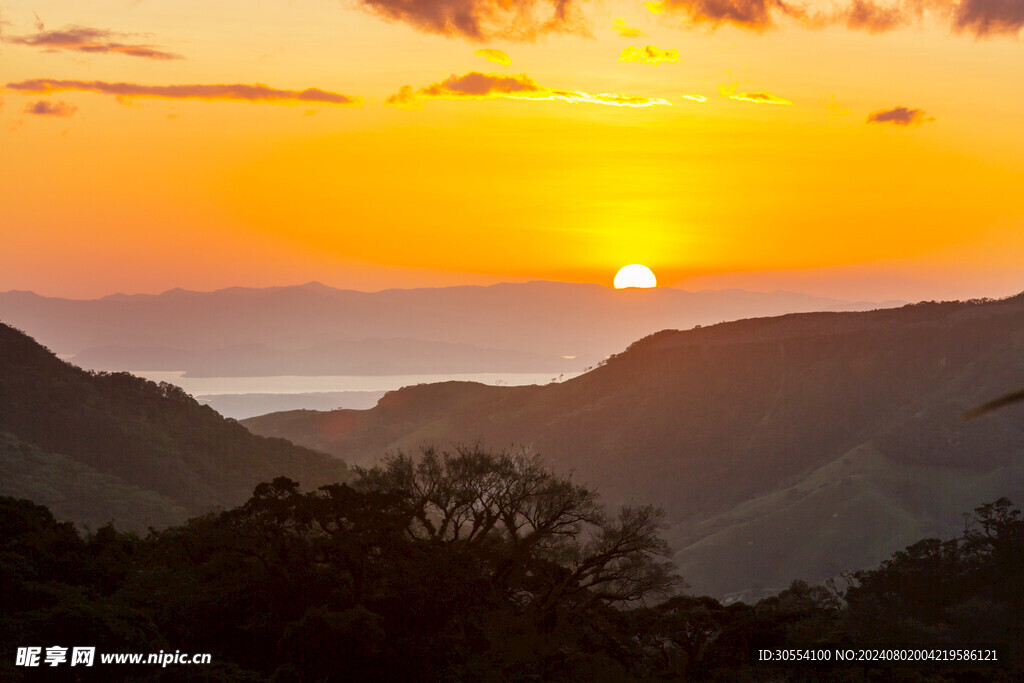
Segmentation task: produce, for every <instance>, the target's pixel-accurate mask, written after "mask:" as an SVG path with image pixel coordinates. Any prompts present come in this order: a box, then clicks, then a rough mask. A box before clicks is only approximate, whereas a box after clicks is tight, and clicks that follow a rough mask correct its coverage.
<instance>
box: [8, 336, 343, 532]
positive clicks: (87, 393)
mask: <svg viewBox="0 0 1024 683" xmlns="http://www.w3.org/2000/svg"><path fill="white" fill-rule="evenodd" d="M0 475H2V476H0V495H11V496H19V497H23V498H29V499H31V500H33V501H35V502H37V503H40V504H44V505H47V506H49V507H51V508H52V509H53V510H54V511H55V512H56V513H57V514H59V515H60V516H62V517H64V518H66V519H71V520H74V521H76V522H79V523H84V524H89V525H92V526H99V525H102V524H104V523H106V522H108V521H114V522H115V523H116V524H117V525H118V526H119V527H120V528H122V529H124V528H133V529H144V528H145V527H147V526H149V525H153V526H166V525H168V524H172V523H180V522H182V521H184V520H185V519H186V518H187V517H189V516H194V515H197V514H201V513H205V512H207V511H209V510H210V509H212V508H214V507H217V506H232V505H237V504H239V503H241V502H243V501H245V500H246V499H247V498H248V497H249V495H250V494H251V493H252V490H253V487H254V486H255V485H256V484H258V483H260V482H263V481H269V480H271V479H273V478H274V477H277V476H281V475H286V476H289V477H292V478H294V479H297V480H298V481H299V482H301V483H302V484H303V486H306V487H316V486H319V485H322V484H326V483H331V482H337V481H343V480H345V479H346V477H347V469H346V467H345V464H344V462H342V461H341V460H338V459H336V458H333V457H330V456H328V455H325V454H323V453H316V452H314V451H312V450H309V449H308V448H303V447H299V446H294V445H292V444H291V443H288V442H286V441H284V440H281V439H267V438H263V437H259V436H254V435H253V434H251V433H250V432H249V431H247V430H246V429H245V428H244V427H242V426H241V425H239V424H238V423H237V422H235V421H234V420H227V419H225V418H223V417H221V416H220V415H218V414H217V413H216V412H215V411H214V410H213V409H212V408H209V407H207V406H203V405H200V404H199V403H197V402H196V401H195V399H193V398H192V397H190V396H188V395H187V394H185V393H184V392H183V391H182V390H181V389H178V388H177V387H174V386H171V385H168V384H160V385H157V384H154V383H153V382H149V381H146V380H143V379H140V378H138V377H134V376H132V375H129V374H127V373H118V374H91V373H88V372H85V371H83V370H81V369H79V368H77V367H74V366H72V365H70V364H68V363H66V362H64V361H61V360H60V359H58V358H57V357H56V356H55V355H54V354H52V353H50V352H49V351H48V350H47V349H45V348H44V347H42V346H40V345H39V344H38V343H36V342H35V341H34V340H32V339H31V338H30V337H29V336H27V335H25V334H23V333H22V332H19V331H18V330H15V329H14V328H12V327H9V326H7V325H4V324H2V323H0Z"/></svg>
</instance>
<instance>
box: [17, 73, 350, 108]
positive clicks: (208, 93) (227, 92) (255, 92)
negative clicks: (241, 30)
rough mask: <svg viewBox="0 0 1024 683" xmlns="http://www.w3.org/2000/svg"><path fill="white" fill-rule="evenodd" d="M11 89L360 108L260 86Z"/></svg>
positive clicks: (44, 82) (325, 96)
mask: <svg viewBox="0 0 1024 683" xmlns="http://www.w3.org/2000/svg"><path fill="white" fill-rule="evenodd" d="M7 88H8V89H10V90H16V91H19V92H26V93H50V92H59V91H64V90H73V91H78V92H92V93H100V94H103V95H114V96H117V97H159V98H166V99H178V100H180V99H197V100H237V101H244V102H304V103H310V102H316V103H319V104H338V105H358V104H361V103H362V100H361V99H360V98H358V97H351V96H349V95H342V94H340V93H334V92H328V91H326V90H320V89H319V88H307V89H306V90H279V89H277V88H271V87H270V86H267V85H262V84H260V83H256V84H252V85H249V84H234V85H141V84H139V83H107V82H105V81H67V80H57V79H52V78H34V79H30V80H27V81H19V82H17V83H8V84H7Z"/></svg>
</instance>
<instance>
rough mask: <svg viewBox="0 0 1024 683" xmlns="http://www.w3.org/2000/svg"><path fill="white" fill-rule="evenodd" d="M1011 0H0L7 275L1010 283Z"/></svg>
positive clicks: (139, 286)
mask: <svg viewBox="0 0 1024 683" xmlns="http://www.w3.org/2000/svg"><path fill="white" fill-rule="evenodd" d="M1022 27H1024V0H898V1H897V2H895V3H889V4H874V3H873V0H853V1H852V2H845V1H843V0H839V1H837V2H810V3H806V4H800V3H797V2H794V3H788V2H786V3H784V2H781V1H779V0H666V1H665V2H640V1H636V2H634V1H628V2H627V1H623V0H602V1H600V2H598V1H596V0H592V1H580V0H429V1H428V0H247V1H246V2H240V1H236V0H217V1H214V2H210V1H209V0H204V1H202V2H200V1H199V0H92V1H90V2H89V3H82V2H79V1H77V0H75V1H71V0H49V1H46V2H42V1H38V0H32V1H28V2H25V1H23V0H0V86H2V89H0V99H2V103H0V155H2V163H0V291H6V290H12V289H22V290H33V291H36V292H39V293H42V294H47V295H52V296H65V297H70V298H91V297H97V296H103V295H106V294H111V293H115V292H129V293H135V292H160V291H164V290H166V289H170V288H173V287H184V288H187V289H197V290H211V289H216V288H221V287H228V286H236V285H242V286H254V287H260V286H271V285H286V284H298V283H303V282H308V281H311V280H318V281H320V282H323V283H325V284H328V285H332V286H337V287H344V288H351V289H361V290H371V291H372V290H378V289H384V288H389V287H420V286H447V285H457V284H491V283H496V282H503V281H526V280H535V279H543V280H564V281H572V282H595V283H600V284H607V285H610V284H611V281H612V278H613V276H614V274H615V272H616V270H617V269H618V268H619V267H620V266H623V265H625V264H629V263H642V264H645V265H647V266H649V267H650V268H651V269H652V270H653V271H654V272H655V273H656V275H657V277H658V281H659V284H660V285H667V286H673V287H681V288H685V289H691V290H695V289H718V288H723V287H743V288H747V289H755V290H762V291H770V290H776V289H788V290H794V291H803V292H807V293H811V294H817V295H826V296H835V297H839V298H846V299H871V300H884V299H905V300H919V299H943V298H966V297H982V296H993V297H995V296H1005V295H1009V294H1013V293H1017V292H1019V291H1024V259H1022V258H1021V255H1022V254H1024V202H1022V201H1021V196H1022V193H1021V191H1020V188H1021V187H1022V185H1024V135H1022V134H1021V132H1020V130H1021V123H1020V122H1021V121H1022V120H1024V92H1022V90H1021V88H1020V84H1021V83H1024V44H1022Z"/></svg>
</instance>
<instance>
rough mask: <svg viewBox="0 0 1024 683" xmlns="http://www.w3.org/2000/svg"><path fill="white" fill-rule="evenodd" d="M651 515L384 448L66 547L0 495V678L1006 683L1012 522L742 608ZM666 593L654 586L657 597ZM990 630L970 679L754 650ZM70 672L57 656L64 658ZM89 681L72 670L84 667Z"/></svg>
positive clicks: (1016, 552) (980, 637)
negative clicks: (681, 570) (230, 503)
mask: <svg viewBox="0 0 1024 683" xmlns="http://www.w3.org/2000/svg"><path fill="white" fill-rule="evenodd" d="M660 521H661V518H660V514H659V513H658V511H656V510H654V509H652V508H649V507H638V508H626V509H623V510H622V511H620V512H619V513H618V514H609V513H607V512H606V511H604V510H603V509H602V508H601V506H600V505H598V503H597V500H596V497H595V494H594V493H593V492H592V491H590V490H588V489H586V488H585V487H581V486H578V485H575V484H573V483H572V482H571V481H570V480H568V479H566V478H562V477H558V476H555V475H553V474H551V473H550V472H548V471H547V470H545V469H544V468H542V467H541V466H540V465H539V464H538V462H537V461H536V460H534V459H531V458H527V457H525V456H519V455H509V454H493V453H489V452H485V451H481V450H480V449H478V448H460V449H456V450H455V451H454V452H438V451H434V450H427V451H426V452H425V453H424V454H423V456H422V457H421V458H418V459H415V460H414V459H412V458H409V457H406V456H403V455H397V456H394V457H392V458H390V459H388V460H387V461H385V463H384V464H383V465H381V466H379V467H377V468H374V469H372V470H364V471H360V472H359V473H358V476H357V477H356V478H355V479H354V480H353V481H351V482H349V483H347V484H338V485H330V486H325V487H322V488H320V489H317V490H315V491H312V492H303V491H301V490H300V489H299V487H298V484H297V483H296V482H294V481H292V480H290V479H286V478H279V479H275V480H274V481H272V482H270V483H264V484H261V485H259V486H258V487H257V488H256V490H255V492H254V494H253V496H252V498H250V500H249V501H248V502H246V503H245V504H244V505H242V506H240V507H237V508H234V509H232V510H228V511H226V512H223V513H220V514H216V515H208V516H205V517H200V518H196V519H193V520H191V521H190V522H188V523H187V524H185V525H182V526H178V527H172V528H169V529H166V530H164V531H158V532H151V533H150V534H149V535H148V536H147V537H145V538H139V537H137V536H135V535H132V534H123V533H120V532H118V531H116V530H115V529H113V528H111V527H109V526H108V527H103V528H101V529H99V530H97V531H96V532H93V533H90V534H88V535H87V536H85V537H84V538H83V537H82V536H81V535H79V533H78V532H77V531H76V530H75V528H74V527H73V526H71V525H70V524H68V523H61V522H57V521H56V520H55V519H54V518H53V516H52V515H51V514H50V513H49V511H48V510H46V509H45V508H43V507H41V506H37V505H35V504H33V503H30V502H28V501H25V500H15V499H11V498H2V499H0V584H2V585H0V644H2V649H0V651H2V652H3V656H2V659H0V679H3V680H19V677H20V676H21V675H23V674H24V673H25V671H26V669H24V668H18V667H15V666H13V652H14V649H15V648H16V647H17V646H25V645H43V646H48V645H53V644H63V645H74V644H86V645H94V646H96V647H97V650H98V651H103V652H144V653H148V652H156V651H158V650H165V651H174V650H181V651H183V652H193V653H196V652H209V653H212V654H213V660H214V664H213V665H211V666H198V667H196V666H192V667H190V666H177V667H175V666H171V667H168V668H166V669H159V670H157V669H155V668H153V667H148V668H147V667H129V666H121V667H114V666H106V667H102V666H97V667H94V668H92V669H78V670H76V674H78V675H79V676H81V678H80V680H156V679H159V680H167V681H173V680H186V679H190V677H193V678H195V679H201V680H225V681H229V680H230V681H236V680H253V681H259V680H272V681H341V680H346V681H347V680H439V681H464V680H484V681H488V680H512V681H515V680H518V681H541V680H543V681H592V680H595V681H597V680H605V681H629V680H700V681H703V680H750V679H757V680H766V679H771V680H823V679H827V680H865V679H867V680H875V679H877V680H882V679H886V680H888V679H890V678H896V679H902V680H935V681H938V680H977V679H978V677H979V676H984V677H985V678H986V679H990V678H993V677H995V678H999V677H1001V678H1002V679H1004V680H1019V676H1020V675H1021V673H1022V672H1024V669H1021V668H1020V663H1021V662H1022V661H1024V651H1022V646H1021V638H1020V634H1021V626H1022V624H1024V600H1022V598H1024V569H1022V567H1024V563H1022V561H1021V560H1022V559H1024V521H1022V520H1021V515H1020V512H1019V511H1017V510H1016V509H1015V508H1014V507H1013V506H1012V505H1011V504H1010V503H1009V502H1008V501H1005V500H1001V501H998V502H996V503H993V504H991V505H986V506H983V507H981V508H979V509H978V510H977V511H976V514H975V516H974V517H973V521H972V523H971V524H970V525H969V526H968V527H967V528H966V530H965V533H964V535H963V536H962V537H961V538H959V539H956V540H951V541H945V542H942V541H938V540H925V541H921V542H920V543H918V544H916V545H914V546H911V547H910V548H908V549H907V550H906V551H903V552H901V553H897V554H896V555H895V556H893V557H892V558H891V559H890V560H888V561H887V562H885V563H883V564H882V565H881V566H880V567H878V568H877V569H873V570H867V571H861V572H856V573H852V574H849V575H847V577H846V578H847V584H846V585H845V586H843V587H839V586H838V585H837V584H832V585H830V586H809V585H807V584H805V583H802V582H795V583H793V584H792V585H791V586H790V588H789V589H787V590H786V591H783V592H782V593H780V594H779V595H776V596H773V597H770V598H766V599H764V600H761V601H760V602H758V603H757V604H756V605H748V604H743V603H735V604H731V605H723V604H721V603H720V602H718V601H717V600H714V599H712V598H708V597H696V596H690V595H684V594H680V593H679V592H678V589H679V582H678V579H677V577H676V576H675V575H674V574H673V572H672V568H671V564H670V563H669V562H668V561H667V559H666V558H667V554H668V549H667V546H666V545H665V543H664V541H662V540H661V538H660V531H659V525H660ZM666 598H667V599H666ZM820 643H831V644H836V643H849V644H857V645H866V644H870V643H886V644H893V643H905V644H928V645H931V646H939V645H951V646H958V647H962V646H965V645H968V644H971V643H1003V644H1006V645H1009V646H1010V647H1009V649H1008V650H1007V653H1008V654H1009V655H1011V656H1012V657H1013V660H1014V662H1015V663H1016V664H1017V667H1018V668H1016V669H1013V668H1005V667H1004V668H999V669H996V668H991V667H989V668H986V669H984V670H983V671H979V670H974V671H971V670H967V669H956V668H952V669H951V668H948V667H946V668H943V667H936V666H934V665H933V666H930V667H920V668H901V669H875V670H868V669H863V668H855V667H851V668H843V669H815V668H812V667H806V666H805V667H792V668H780V669H773V668H769V667H766V666H765V665H758V664H756V663H754V662H753V661H752V658H751V650H752V648H754V647H784V646H785V647H803V646H812V645H814V644H820ZM63 672H64V673H68V670H66V669H65V670H64V671H63ZM90 676H92V677H93V678H90Z"/></svg>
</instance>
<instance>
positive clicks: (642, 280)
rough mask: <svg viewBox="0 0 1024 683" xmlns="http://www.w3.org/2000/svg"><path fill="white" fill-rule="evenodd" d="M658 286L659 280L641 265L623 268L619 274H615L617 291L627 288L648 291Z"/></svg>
mask: <svg viewBox="0 0 1024 683" xmlns="http://www.w3.org/2000/svg"><path fill="white" fill-rule="evenodd" d="M657 286H658V280H657V278H655V277H654V273H652V272H651V269H650V268H648V267H647V266H641V265H640V264H639V263H631V264H629V265H628V266H622V268H619V272H617V273H615V289H626V288H627V287H640V288H643V289H647V288H650V287H657Z"/></svg>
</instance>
